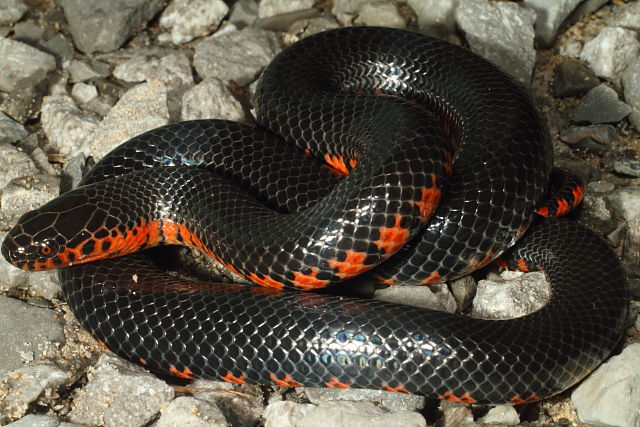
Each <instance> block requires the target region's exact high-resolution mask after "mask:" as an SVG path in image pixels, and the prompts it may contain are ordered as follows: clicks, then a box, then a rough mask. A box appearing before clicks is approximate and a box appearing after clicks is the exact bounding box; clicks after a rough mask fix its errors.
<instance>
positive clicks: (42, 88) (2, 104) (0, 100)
mask: <svg viewBox="0 0 640 427" xmlns="http://www.w3.org/2000/svg"><path fill="white" fill-rule="evenodd" d="M41 77H42V80H41V81H39V82H38V83H36V85H35V86H30V87H26V88H16V89H15V90H13V91H12V92H9V93H7V92H2V91H0V111H2V112H4V113H5V114H6V115H8V116H10V117H11V118H13V119H14V120H15V121H17V122H19V123H26V121H27V120H28V119H30V118H35V117H37V115H38V114H39V112H40V106H41V103H42V97H43V96H44V95H45V93H46V90H47V80H46V76H45V75H44V74H41Z"/></svg>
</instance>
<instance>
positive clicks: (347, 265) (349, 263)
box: [328, 250, 371, 279]
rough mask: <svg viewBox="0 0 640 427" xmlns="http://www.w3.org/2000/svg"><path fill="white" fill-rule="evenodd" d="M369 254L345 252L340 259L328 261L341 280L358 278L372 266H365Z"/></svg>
mask: <svg viewBox="0 0 640 427" xmlns="http://www.w3.org/2000/svg"><path fill="white" fill-rule="evenodd" d="M366 259H367V254H366V253H363V252H356V251H351V250H347V251H343V252H341V253H340V254H339V257H338V259H330V260H328V263H329V266H331V268H333V269H334V270H335V273H334V274H335V275H336V276H337V277H339V278H341V279H347V278H350V277H354V276H357V275H359V274H361V273H363V272H365V271H367V270H368V269H369V268H371V266H369V265H366V264H365V260H366Z"/></svg>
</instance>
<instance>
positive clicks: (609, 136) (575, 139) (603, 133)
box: [558, 125, 618, 146]
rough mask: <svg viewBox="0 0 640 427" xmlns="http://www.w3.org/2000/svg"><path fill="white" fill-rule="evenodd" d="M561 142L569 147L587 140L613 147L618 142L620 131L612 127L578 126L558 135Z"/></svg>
mask: <svg viewBox="0 0 640 427" xmlns="http://www.w3.org/2000/svg"><path fill="white" fill-rule="evenodd" d="M558 137H559V138H560V140H561V141H562V142H564V143H565V144H568V145H571V146H573V145H576V144H578V143H580V142H582V141H584V140H585V139H587V138H590V139H592V140H594V141H596V142H599V143H601V144H604V145H607V146H611V145H612V144H613V143H614V142H616V141H617V140H618V131H617V130H616V128H615V127H614V126H612V125H591V126H576V127H573V128H570V129H566V130H563V131H562V132H560V134H559V135H558Z"/></svg>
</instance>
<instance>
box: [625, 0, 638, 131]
mask: <svg viewBox="0 0 640 427" xmlns="http://www.w3.org/2000/svg"><path fill="white" fill-rule="evenodd" d="M637 4H640V3H637ZM621 80H622V88H623V90H624V100H625V101H626V103H627V104H629V105H630V106H631V108H633V111H632V112H631V114H629V121H630V122H631V124H632V125H633V127H634V128H636V130H637V131H638V132H640V59H638V58H636V59H635V60H634V61H632V62H631V63H630V64H629V65H628V66H627V68H625V70H624V72H623V73H622V79H621Z"/></svg>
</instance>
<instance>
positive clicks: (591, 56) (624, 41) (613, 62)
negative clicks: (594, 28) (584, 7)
mask: <svg viewBox="0 0 640 427" xmlns="http://www.w3.org/2000/svg"><path fill="white" fill-rule="evenodd" d="M638 56H640V40H638V35H637V33H635V32H634V31H631V30H627V29H625V28H620V27H605V28H604V29H603V30H602V31H600V33H598V35H597V36H596V37H595V38H594V39H592V40H590V41H588V42H587V43H585V45H584V47H583V48H582V52H581V53H580V59H582V60H584V61H587V62H588V63H589V66H590V67H591V69H592V70H593V71H594V72H595V73H596V75H598V77H601V78H603V79H606V80H609V81H611V82H614V83H615V84H616V85H619V84H620V75H621V73H622V71H624V69H625V68H626V67H627V66H628V65H629V64H630V63H631V61H632V60H634V59H636V58H638Z"/></svg>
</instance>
